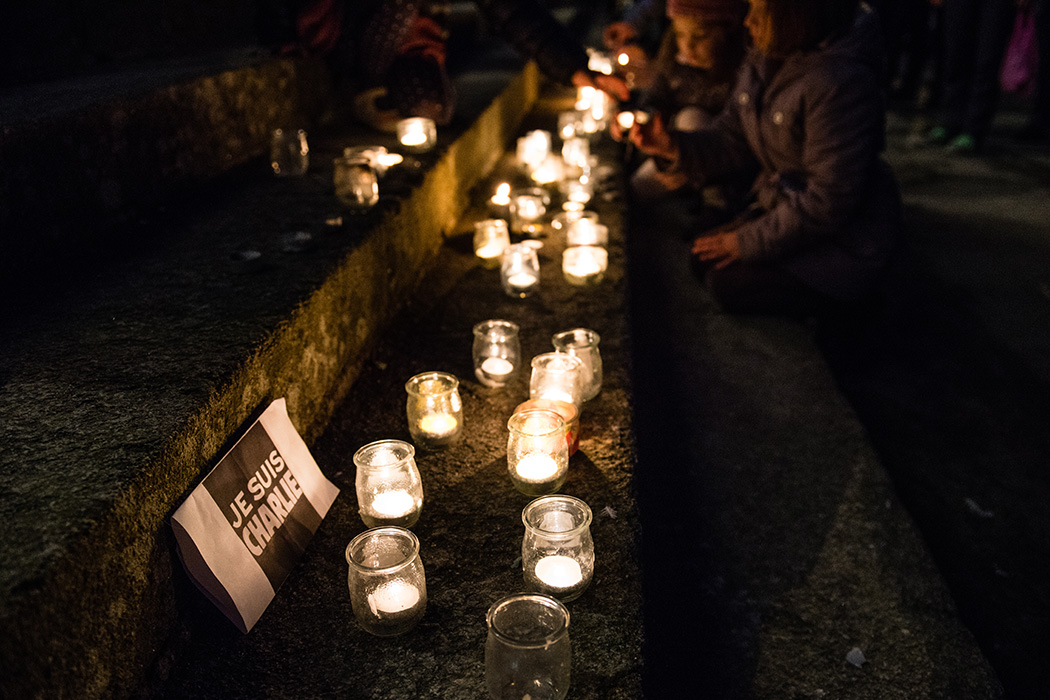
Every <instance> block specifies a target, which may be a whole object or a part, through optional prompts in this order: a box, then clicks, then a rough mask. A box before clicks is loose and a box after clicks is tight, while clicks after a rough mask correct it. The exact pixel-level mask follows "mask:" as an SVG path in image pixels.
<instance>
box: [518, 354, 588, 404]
mask: <svg viewBox="0 0 1050 700" xmlns="http://www.w3.org/2000/svg"><path fill="white" fill-rule="evenodd" d="M529 398H530V399H555V400H557V401H565V402H567V403H571V404H573V405H574V406H577V407H578V406H579V405H580V403H581V401H582V399H583V361H582V360H580V358H578V357H574V356H572V355H569V354H567V353H563V352H545V353H543V354H542V355H537V356H536V357H534V358H532V376H531V377H530V378H529Z"/></svg>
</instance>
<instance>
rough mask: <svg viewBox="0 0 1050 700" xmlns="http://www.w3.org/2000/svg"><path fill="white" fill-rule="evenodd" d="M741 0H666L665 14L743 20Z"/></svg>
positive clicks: (743, 7) (731, 20)
mask: <svg viewBox="0 0 1050 700" xmlns="http://www.w3.org/2000/svg"><path fill="white" fill-rule="evenodd" d="M745 14H746V13H745V6H744V3H743V0H667V16H668V17H674V16H675V15H678V16H685V17H696V18H697V19H702V20H706V21H708V22H733V21H738V20H743V18H744V15H745Z"/></svg>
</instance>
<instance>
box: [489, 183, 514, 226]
mask: <svg viewBox="0 0 1050 700" xmlns="http://www.w3.org/2000/svg"><path fill="white" fill-rule="evenodd" d="M489 216H491V217H492V218H494V219H509V218H510V183H508V182H501V183H499V184H498V185H496V191H495V192H494V193H493V194H492V196H491V197H489Z"/></svg>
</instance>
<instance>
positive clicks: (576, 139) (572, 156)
mask: <svg viewBox="0 0 1050 700" xmlns="http://www.w3.org/2000/svg"><path fill="white" fill-rule="evenodd" d="M590 156H591V142H590V141H588V140H587V139H585V138H582V137H580V136H576V135H575V133H574V134H573V136H572V137H571V138H567V139H565V140H564V141H563V142H562V144H561V157H562V160H564V161H565V165H567V166H569V167H570V168H575V169H577V170H583V169H584V168H586V167H587V159H588V158H590Z"/></svg>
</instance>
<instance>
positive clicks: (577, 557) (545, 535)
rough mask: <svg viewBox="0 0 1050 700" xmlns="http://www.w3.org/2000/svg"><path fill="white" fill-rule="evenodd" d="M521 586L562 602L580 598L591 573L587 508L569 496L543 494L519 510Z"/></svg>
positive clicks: (591, 558) (589, 514)
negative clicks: (521, 532) (520, 522)
mask: <svg viewBox="0 0 1050 700" xmlns="http://www.w3.org/2000/svg"><path fill="white" fill-rule="evenodd" d="M521 520H522V522H524V523H525V536H524V537H523V538H522V541H521V569H522V574H523V576H524V578H525V587H526V588H527V589H528V590H530V591H536V592H539V593H545V594H547V595H549V596H553V597H555V598H557V599H558V600H560V601H562V602H569V601H570V600H575V599H576V598H579V597H580V594H581V593H583V592H584V591H585V590H586V589H587V586H588V585H590V583H591V578H592V577H593V576H594V541H593V540H592V539H591V509H590V507H589V506H588V505H587V504H586V503H584V502H583V501H581V500H580V499H578V498H574V497H572V496H563V495H556V496H543V497H542V498H537V499H536V500H535V501H533V502H532V503H530V504H529V505H527V506H525V510H523V511H522V513H521Z"/></svg>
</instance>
